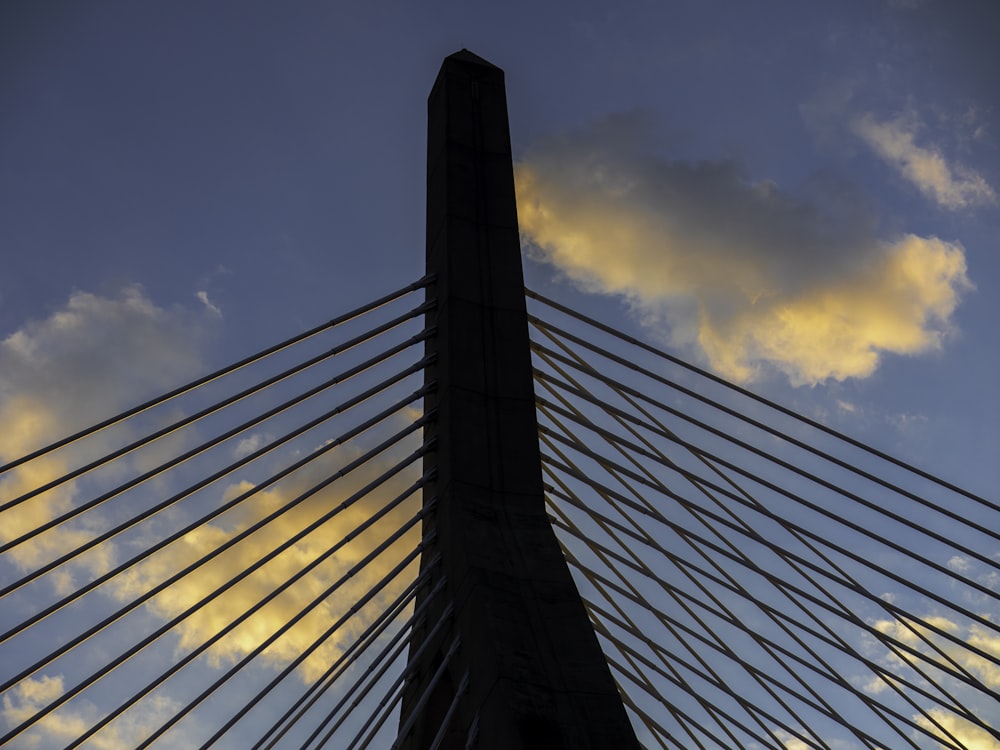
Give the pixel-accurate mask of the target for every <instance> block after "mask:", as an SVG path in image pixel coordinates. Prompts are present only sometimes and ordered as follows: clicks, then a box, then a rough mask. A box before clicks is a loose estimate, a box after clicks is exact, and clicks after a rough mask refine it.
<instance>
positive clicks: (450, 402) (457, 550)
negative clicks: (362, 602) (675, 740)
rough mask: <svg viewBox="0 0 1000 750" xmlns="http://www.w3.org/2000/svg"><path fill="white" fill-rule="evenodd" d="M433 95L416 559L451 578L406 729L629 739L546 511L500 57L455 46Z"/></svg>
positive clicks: (501, 741)
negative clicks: (424, 480)
mask: <svg viewBox="0 0 1000 750" xmlns="http://www.w3.org/2000/svg"><path fill="white" fill-rule="evenodd" d="M428 110H429V127H428V138H427V141H428V158H427V271H428V273H433V274H435V275H436V279H435V281H434V282H433V285H432V286H431V287H430V289H429V292H428V294H429V296H430V297H431V298H433V299H436V301H437V305H436V308H435V309H434V310H433V311H432V312H430V313H429V314H428V317H429V320H428V323H429V324H431V325H436V326H437V330H436V335H435V336H434V337H433V338H432V339H431V340H430V341H429V342H428V345H427V347H428V350H429V351H430V352H433V353H434V354H435V355H436V361H435V362H434V364H433V365H431V366H430V367H429V368H428V369H427V373H426V378H427V381H428V382H433V383H435V390H434V391H433V393H432V395H430V396H428V397H427V399H426V402H425V409H426V410H427V412H431V411H432V410H434V411H436V416H435V418H434V419H433V421H432V422H431V426H430V427H429V428H428V431H429V434H430V436H432V437H434V438H435V439H436V443H435V447H434V450H433V454H432V455H430V456H428V458H427V464H426V466H425V468H427V469H430V468H433V469H434V470H435V471H436V475H435V478H434V480H433V482H432V484H431V485H430V486H429V487H428V488H427V489H425V503H427V502H429V501H430V499H431V498H434V500H435V503H436V509H435V511H434V513H433V514H432V516H431V517H430V518H429V519H428V520H427V521H425V524H429V526H430V527H432V528H433V529H434V530H435V531H436V535H435V538H434V547H433V548H432V549H431V550H429V551H426V552H424V555H423V562H422V564H423V565H427V564H429V561H430V560H432V559H433V558H434V557H435V555H436V554H438V553H439V554H440V563H439V565H438V566H436V568H435V571H434V578H433V579H432V580H433V581H438V580H440V576H444V577H445V580H446V583H445V588H444V591H443V593H442V594H440V595H438V596H436V597H434V598H433V599H432V600H431V601H430V603H429V605H428V614H427V617H426V619H425V620H424V622H423V624H422V625H421V626H420V627H419V628H417V629H416V630H415V631H414V636H413V640H412V642H411V644H410V657H409V658H410V665H411V666H412V667H413V673H412V675H411V677H410V678H409V680H408V681H407V684H406V686H405V689H404V694H403V705H402V712H401V719H400V724H401V726H400V738H399V745H400V747H403V748H406V749H407V750H426V749H427V748H430V747H432V746H433V744H434V742H435V740H436V739H438V740H439V741H440V745H439V747H441V748H446V749H448V750H452V749H458V750H464V749H465V748H477V749H479V750H492V749H493V748H496V749H497V750H499V749H501V748H502V749H503V750H522V749H523V750H528V749H531V750H539V749H543V748H545V749H548V748H552V749H559V750H577V749H580V750H582V749H584V748H593V749H594V750H606V749H607V748H614V749H615V750H621V749H624V748H638V747H639V743H638V741H637V740H636V737H635V733H634V731H633V729H632V727H631V725H630V723H629V720H628V717H627V715H626V713H625V709H624V707H623V705H622V702H621V697H620V696H619V694H618V691H617V688H616V687H615V684H614V682H613V680H612V678H611V673H610V671H609V669H608V665H607V662H606V661H605V659H604V655H603V653H602V652H601V649H600V646H599V645H598V642H597V637H596V636H595V634H594V631H593V628H592V626H591V624H590V621H589V620H588V618H587V614H586V612H585V610H584V607H583V604H582V602H581V601H580V596H579V594H578V592H577V590H576V586H575V585H574V583H573V580H572V578H571V577H570V573H569V569H568V567H567V565H566V561H565V559H564V558H563V555H562V552H561V550H560V548H559V544H558V542H557V541H556V538H555V535H554V533H553V531H552V528H551V526H550V524H549V521H548V518H547V517H546V512H545V503H544V496H543V486H542V472H541V463H540V459H539V450H538V432H537V430H538V426H537V421H536V415H535V400H534V388H533V383H532V375H531V359H530V352H529V348H528V323H527V314H526V309H525V300H524V277H523V273H522V270H521V253H520V243H519V238H518V228H517V211H516V207H515V200H514V179H513V169H512V162H511V147H510V132H509V129H508V124H507V102H506V93H505V89H504V74H503V71H502V70H501V69H500V68H497V67H496V66H494V65H492V64H490V63H489V62H487V61H485V60H483V59H482V58H480V57H477V56H476V55H474V54H472V53H471V52H468V51H467V50H462V51H461V52H458V53H456V54H454V55H451V56H450V57H448V58H446V59H445V61H444V64H443V66H442V67H441V71H440V73H439V74H438V77H437V81H436V82H435V84H434V88H433V90H432V91H431V95H430V98H429V101H428ZM426 530H428V526H425V531H426ZM431 588H433V583H432V585H431V586H429V587H426V588H425V589H424V590H423V591H422V592H421V594H420V596H421V597H424V596H426V595H427V592H428V591H429V590H430V589H431ZM419 601H421V599H419V598H418V603H419ZM449 606H450V607H451V608H452V610H451V614H450V615H447V616H446V609H447V607H449ZM436 625H437V629H436V630H435V626H436ZM456 644H457V648H456ZM449 654H450V656H449ZM432 686H433V687H432ZM460 688H462V689H461V690H460ZM411 716H412V717H414V719H413V720H412V721H410V720H409V717H411ZM444 726H446V729H445V730H444V732H443V735H442V734H441V732H442V727H444Z"/></svg>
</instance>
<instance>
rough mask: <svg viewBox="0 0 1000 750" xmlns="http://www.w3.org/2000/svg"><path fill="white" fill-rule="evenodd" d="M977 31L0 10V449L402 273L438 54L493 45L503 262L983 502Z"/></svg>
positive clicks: (353, 10) (869, 21)
mask: <svg viewBox="0 0 1000 750" xmlns="http://www.w3.org/2000/svg"><path fill="white" fill-rule="evenodd" d="M998 31H1000V10H998V9H997V8H996V7H995V4H994V3H992V2H989V1H988V0H981V1H977V0H960V1H958V2H951V1H946V0H866V1H864V2H860V1H859V2H836V3H834V2H828V3H808V4H807V3H792V2H778V1H777V0H772V1H769V2H765V3H754V4H749V3H739V2H735V1H733V0H729V1H724V0H712V1H710V2H664V3H660V2H639V1H635V2H626V3H620V4H617V5H616V7H615V8H611V7H609V5H608V4H607V3H599V2H580V3H572V4H569V3H560V2H553V3H521V2H510V3H502V4H501V3H479V2H451V3H449V2H426V3H420V4H419V5H418V4H415V3H405V2H370V3H363V4H362V3H357V4H348V3H339V2H327V3H322V2H297V3H286V4H280V5H278V4H273V3H262V2H217V3H212V4H210V5H208V4H204V3H172V2H171V3H167V2H160V3H144V4H136V3H126V2H105V3H68V2H67V3H56V2H53V3H44V2H43V3H38V2H18V1H15V2H7V3H4V5H3V8H2V9H0V111H2V112H3V114H2V116H0V205H2V206H3V207H4V212H3V213H4V218H3V221H0V248H2V252H3V258H4V263H3V270H2V272H0V339H2V341H3V343H2V345H0V347H2V348H0V414H3V415H4V418H5V419H6V423H7V424H9V425H11V424H14V425H17V429H13V430H8V431H7V435H6V436H5V437H3V438H0V453H2V455H3V457H4V458H11V457H13V456H14V455H15V454H16V453H18V452H20V451H24V450H28V449H29V448H30V447H31V446H32V445H33V444H35V443H37V442H38V441H40V440H44V439H46V438H52V437H55V436H57V435H58V434H60V433H62V432H65V431H68V430H69V429H71V428H73V427H75V426H81V425H83V424H86V423H88V422H89V421H93V420H95V419H97V418H99V417H100V416H103V415H104V413H105V412H107V411H110V410H111V409H114V408H121V407H124V406H126V405H128V404H129V403H131V402H133V401H134V400H136V399H138V398H140V397H142V396H146V395H150V394H152V393H155V392H157V391H159V390H163V389H164V388H167V387H169V386H170V385H171V384H174V383H176V382H179V381H180V380H182V379H183V378H185V377H188V376H191V375H193V374H197V373H199V372H201V371H204V370H205V369H208V368H211V367H215V366H219V365H222V364H224V363H226V362H228V361H230V360H232V359H234V358H236V357H238V356H242V355H244V354H247V353H249V352H252V351H255V350H257V349H259V348H261V347H262V346H264V345H267V344H269V343H271V342H272V341H275V340H277V339H280V338H283V337H286V336H289V335H292V334H294V333H296V332H298V331H299V330H302V329H303V328H306V327H308V326H312V325H314V324H316V323H318V322H320V321H322V320H325V319H328V318H329V317H331V316H332V315H334V314H336V313H337V312H339V311H341V310H345V309H348V308H351V307H353V306H356V305H358V304H361V303H362V302H364V301H366V300H368V299H370V298H371V297H373V296H375V295H378V294H381V293H383V292H386V291H389V290H391V289H394V288H397V287H400V286H402V285H404V284H406V283H408V282H410V281H413V280H415V279H416V278H418V277H419V276H420V275H421V274H422V271H423V269H422V263H423V236H424V233H423V221H424V219H423V212H424V167H425V165H424V160H425V127H426V109H425V102H426V96H427V93H428V92H429V89H430V86H431V84H432V82H433V79H434V76H435V75H436V72H437V69H438V67H439V65H440V62H441V60H442V59H443V57H445V56H446V55H448V54H450V53H452V52H455V51H457V50H458V49H460V48H463V47H466V48H469V49H471V50H473V51H474V52H476V53H477V54H479V55H481V56H483V57H485V58H487V59H488V60H490V61H492V62H494V63H495V64H497V65H499V66H500V67H502V68H504V70H505V71H506V75H507V87H508V98H509V109H510V116H511V136H512V142H513V148H514V153H515V159H516V161H517V162H518V165H517V175H518V185H519V189H520V190H521V198H520V201H521V205H520V208H521V211H522V229H523V230H524V233H525V236H524V240H525V250H526V253H525V254H526V257H527V261H526V263H527V265H526V278H527V281H528V284H529V286H532V287H534V288H537V289H539V290H540V291H543V292H545V293H548V294H551V295H552V296H556V297H558V298H560V299H564V300H569V301H570V302H571V303H572V304H573V305H575V306H576V307H578V308H581V309H584V310H588V311H592V312H593V313H594V314H597V315H600V316H601V317H603V318H605V319H610V320H612V321H614V322H615V323H616V324H618V325H620V326H622V327H623V328H625V329H627V330H629V331H632V332H633V333H636V334H637V335H641V336H642V337H644V338H646V339H648V340H651V341H655V342H657V343H659V344H660V345H662V346H664V347H665V348H666V349H668V350H669V351H671V352H674V353H678V354H680V355H682V356H684V357H686V358H689V359H691V360H692V361H694V362H696V363H698V364H701V365H705V366H708V367H711V368H714V369H715V370H716V371H719V372H722V373H724V374H726V375H728V376H731V377H735V378H737V379H740V380H741V381H743V382H746V383H748V384H749V385H750V387H752V388H754V389H756V390H758V391H760V392H762V393H765V394H767V395H768V396H771V397H773V398H775V399H777V400H779V401H781V402H783V403H787V404H789V405H792V406H794V407H795V408H797V409H799V410H800V411H802V412H804V413H806V414H807V415H809V416H812V417H816V418H819V419H821V420H824V421H826V422H828V423H830V424H832V425H834V426H836V427H837V428H839V429H842V430H844V431H846V432H848V433H849V434H853V435H856V436H859V437H861V438H862V439H864V440H867V441H870V442H872V443H873V444H875V445H877V446H878V447H880V448H883V449H886V450H888V451H890V452H892V453H894V454H897V455H900V456H901V457H903V458H905V459H907V460H911V461H913V462H915V463H917V464H919V465H922V466H924V467H925V468H927V469H929V470H931V471H933V472H935V473H938V474H940V475H942V476H944V477H945V478H947V479H950V480H952V481H955V482H957V483H959V484H962V485H964V486H968V487H969V488H970V489H973V490H974V491H978V492H980V493H981V494H984V495H986V496H988V497H989V496H995V489H994V488H995V487H996V485H997V482H998V480H1000V473H998V467H997V462H996V460H995V457H996V455H997V453H998V451H1000V441H998V438H997V435H996V425H997V424H998V422H1000V399H998V398H997V397H996V394H995V382H996V373H997V372H998V371H1000V338H998V332H997V331H998V329H997V325H996V321H998V320H1000V260H998V247H997V237H1000V198H998V195H1000V97H998V96H997V93H996V92H997V90H998V89H997V86H996V80H995V79H996V71H997V70H1000V53H998V52H997V51H996V47H995V43H994V40H995V39H996V35H997V32H998ZM81 395H85V398H80V396H81ZM67 502H68V500H67Z"/></svg>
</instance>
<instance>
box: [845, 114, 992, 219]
mask: <svg viewBox="0 0 1000 750" xmlns="http://www.w3.org/2000/svg"><path fill="white" fill-rule="evenodd" d="M851 129H852V130H853V131H854V133H855V134H856V135H857V136H858V137H860V138H861V140H863V141H864V142H865V143H866V144H867V145H868V146H869V147H870V148H871V149H872V150H873V151H874V152H875V153H876V154H877V155H878V156H879V158H881V159H882V160H883V161H885V162H886V163H887V164H888V165H889V166H891V167H893V168H895V169H896V170H897V171H898V172H899V173H900V174H901V175H902V176H903V178H905V179H906V180H908V181H909V182H910V183H912V184H913V185H914V186H915V187H916V188H917V189H918V190H919V191H920V192H921V193H923V194H924V195H925V196H927V197H928V198H930V199H931V200H933V201H934V202H935V203H937V204H938V205H939V206H942V207H944V208H948V209H952V210H955V209H962V208H972V207H976V206H985V205H993V204H996V202H997V194H996V192H995V191H994V190H993V188H992V187H991V186H990V184H989V183H988V182H986V179H985V178H984V177H983V176H982V175H980V174H979V173H977V172H975V171H974V170H972V169H970V168H968V167H965V166H962V165H958V164H956V165H949V164H948V161H947V160H946V159H945V157H944V156H943V155H942V154H941V152H940V151H939V150H938V149H936V148H933V147H925V146H918V145H917V143H916V131H917V130H918V127H917V125H916V123H915V122H914V121H913V118H912V117H909V118H907V117H900V118H896V119H893V120H886V121H879V120H877V119H876V118H875V117H874V116H873V115H872V114H871V113H867V114H864V115H861V116H859V117H856V118H855V119H854V120H853V122H852V123H851Z"/></svg>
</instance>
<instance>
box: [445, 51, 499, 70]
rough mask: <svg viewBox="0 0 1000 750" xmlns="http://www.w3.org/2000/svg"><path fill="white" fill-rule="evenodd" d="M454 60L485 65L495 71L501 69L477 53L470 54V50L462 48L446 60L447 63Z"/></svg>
mask: <svg viewBox="0 0 1000 750" xmlns="http://www.w3.org/2000/svg"><path fill="white" fill-rule="evenodd" d="M452 60H454V61H455V62H463V63H473V64H474V65H484V66H486V67H488V68H493V69H494V70H500V68H498V67H497V66H496V65H494V64H493V63H491V62H490V61H489V60H484V59H483V58H481V57H480V56H479V55H477V54H476V53H474V52H469V50H467V49H466V48H465V47H462V49H460V50H459V51H458V52H455V53H454V54H451V55H448V57H446V58H445V59H444V61H445V62H450V61H452Z"/></svg>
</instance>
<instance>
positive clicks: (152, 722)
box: [2, 675, 194, 750]
mask: <svg viewBox="0 0 1000 750" xmlns="http://www.w3.org/2000/svg"><path fill="white" fill-rule="evenodd" d="M63 692H65V688H64V687H63V676H62V675H55V676H49V675H42V676H41V677H30V678H28V679H26V680H24V681H22V682H20V683H19V684H18V685H17V686H16V687H14V688H12V689H11V690H10V691H8V692H7V694H6V695H4V697H3V709H2V715H3V719H4V722H5V723H6V724H7V726H8V727H14V726H17V725H18V724H20V723H21V722H22V721H24V720H25V719H28V718H30V717H32V716H33V715H34V714H35V713H37V712H38V711H39V710H40V709H42V708H44V707H45V706H46V705H48V704H49V703H51V702H52V701H53V700H55V699H56V698H58V697H59V696H60V695H62V694H63ZM140 705H141V707H142V710H141V711H130V712H128V713H127V714H125V715H124V716H122V717H121V718H119V719H117V720H115V721H114V722H112V723H111V724H109V725H108V726H107V727H105V728H104V729H102V730H101V731H100V732H98V733H97V734H95V735H94V737H93V738H91V740H90V741H89V742H88V743H87V747H89V748H94V750H124V749H125V748H132V747H137V746H138V745H139V744H140V743H141V742H142V741H143V740H144V739H145V738H146V737H148V736H149V735H150V734H151V733H152V732H153V731H154V730H155V729H156V728H157V727H158V726H159V725H160V724H162V723H163V722H164V721H166V720H167V719H168V718H169V717H170V716H172V715H173V714H175V713H176V712H177V711H178V710H179V709H180V708H181V707H182V704H180V703H177V702H175V701H172V700H170V699H169V698H165V697H163V696H160V695H154V696H150V697H149V698H147V699H145V700H143V701H142V703H141V704H140ZM101 714H102V712H101V711H100V709H99V708H98V707H97V706H95V705H94V704H92V703H90V702H88V701H71V702H70V703H68V704H67V705H65V706H63V707H61V708H59V709H58V710H57V711H55V712H53V713H51V714H49V715H48V716H46V717H45V718H43V719H41V720H40V721H39V722H38V723H37V724H36V725H35V726H34V727H32V728H31V729H29V730H28V731H27V732H25V733H24V734H23V735H21V736H20V737H19V738H18V745H17V746H18V747H23V748H48V747H64V746H65V745H66V743H68V742H70V741H71V740H73V739H75V738H76V737H79V736H80V735H81V734H83V733H84V732H85V731H87V729H88V728H90V727H91V726H92V725H93V724H94V723H96V722H97V721H98V720H99V719H100V718H101ZM170 737H171V739H172V740H173V741H175V742H176V741H177V740H179V739H180V737H179V735H178V734H177V733H176V731H175V732H174V733H172V734H171V735H170ZM190 739H191V740H192V741H193V739H194V738H190ZM184 744H185V745H186V744H187V743H184Z"/></svg>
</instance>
